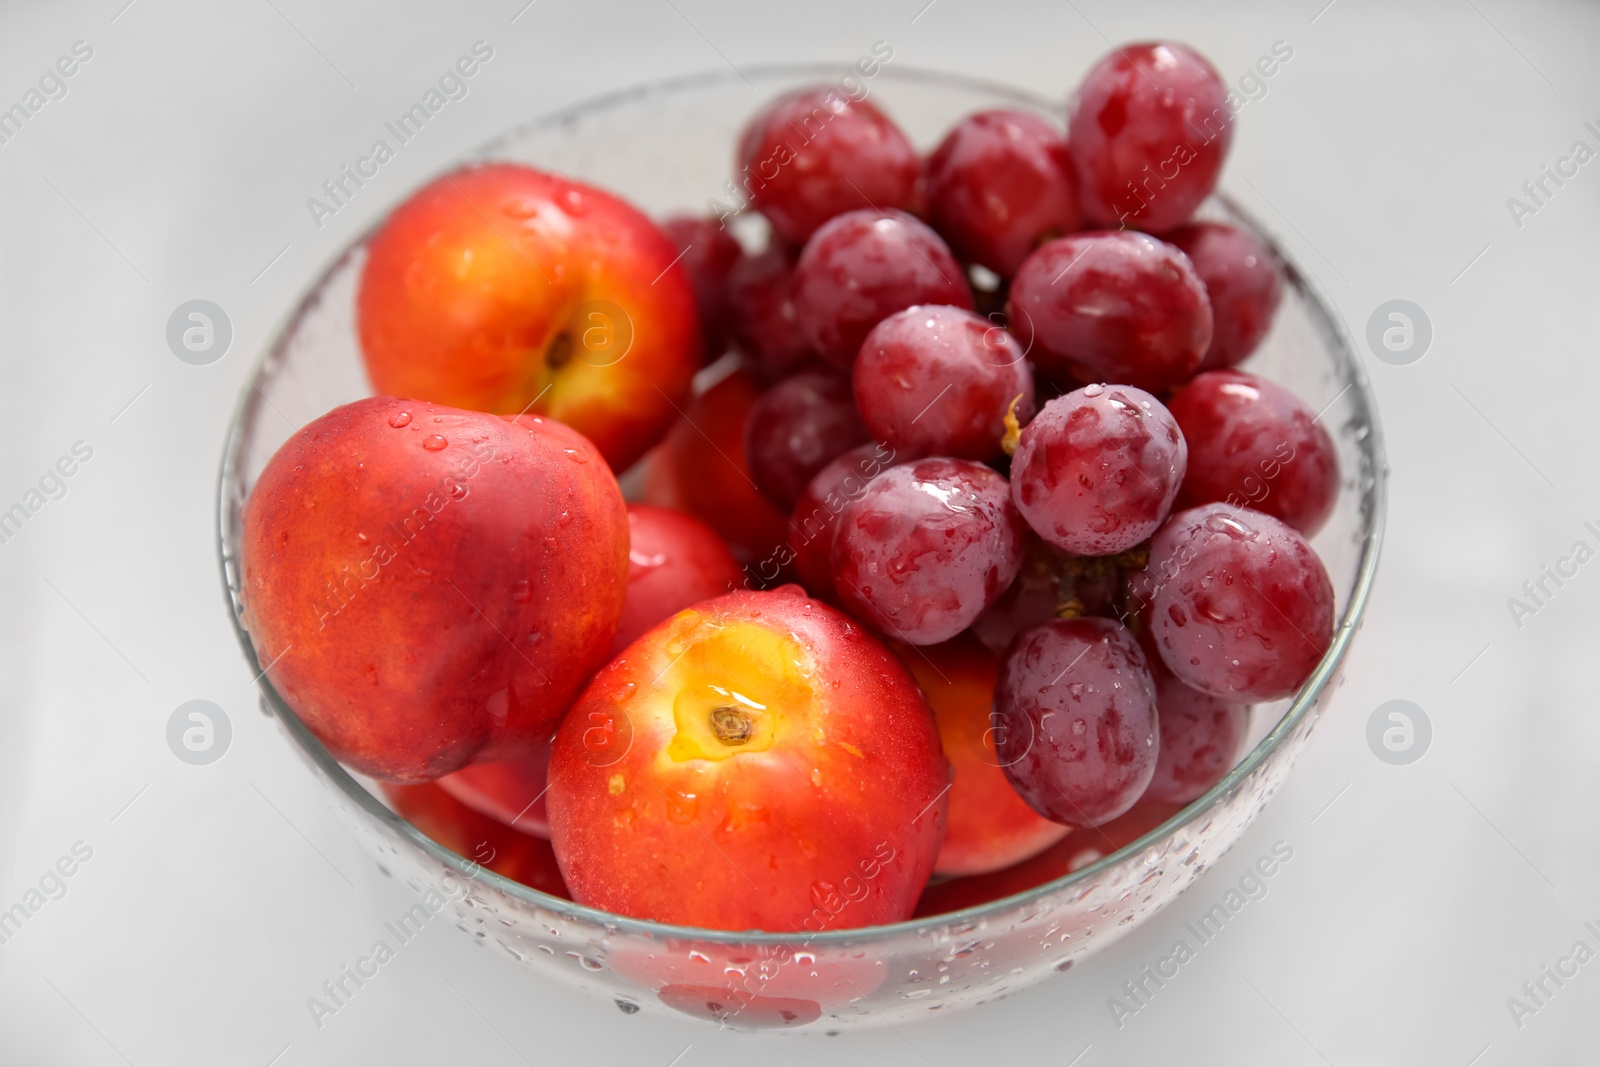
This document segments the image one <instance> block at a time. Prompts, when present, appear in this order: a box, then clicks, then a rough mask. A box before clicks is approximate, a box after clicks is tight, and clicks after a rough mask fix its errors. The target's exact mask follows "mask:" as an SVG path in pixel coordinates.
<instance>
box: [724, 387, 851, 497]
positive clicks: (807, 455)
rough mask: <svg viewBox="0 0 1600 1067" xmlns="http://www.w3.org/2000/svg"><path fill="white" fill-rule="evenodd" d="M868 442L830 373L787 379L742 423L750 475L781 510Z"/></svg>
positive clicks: (847, 389) (847, 391) (847, 394)
mask: <svg viewBox="0 0 1600 1067" xmlns="http://www.w3.org/2000/svg"><path fill="white" fill-rule="evenodd" d="M866 439H867V429H866V427H865V426H863V425H862V424H861V416H859V415H857V414H856V408H855V403H854V401H853V399H852V398H851V396H850V382H849V380H848V379H846V378H844V377H842V376H840V375H839V374H838V373H836V372H834V371H802V372H800V373H799V374H796V375H794V376H793V377H789V378H785V379H784V380H783V381H781V382H779V383H778V384H777V385H774V386H773V387H772V388H771V389H768V390H767V391H766V392H765V393H762V394H761V396H760V397H758V398H757V399H756V402H755V403H754V404H752V405H750V414H749V415H748V416H746V418H745V424H744V447H745V455H746V456H747V457H749V461H750V475H751V477H753V478H754V479H755V481H756V486H757V487H758V488H759V489H760V490H761V491H762V492H763V493H765V494H766V495H767V498H768V499H770V500H771V501H772V502H773V503H774V504H777V505H778V507H780V508H782V509H783V510H784V511H789V510H791V509H792V508H793V507H794V502H795V500H796V498H798V497H799V496H800V493H801V491H802V490H804V489H805V487H806V483H807V482H809V481H811V479H812V478H813V477H814V476H815V475H816V473H817V472H818V471H819V470H821V469H822V468H823V466H824V465H825V464H826V463H827V462H828V461H829V460H830V459H833V458H834V457H835V456H837V455H839V453H841V452H843V451H845V450H846V449H848V448H853V447H854V446H856V445H858V444H861V443H862V442H863V441H865V440H866Z"/></svg>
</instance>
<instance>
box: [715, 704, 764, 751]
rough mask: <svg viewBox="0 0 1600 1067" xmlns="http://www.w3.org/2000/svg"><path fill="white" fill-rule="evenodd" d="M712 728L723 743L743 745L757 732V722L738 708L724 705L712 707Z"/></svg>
mask: <svg viewBox="0 0 1600 1067" xmlns="http://www.w3.org/2000/svg"><path fill="white" fill-rule="evenodd" d="M711 729H712V730H713V731H715V733H716V735H717V740H718V741H721V742H722V743H723V744H725V745H742V744H744V743H745V742H747V741H749V740H750V735H751V734H752V733H754V732H755V723H754V722H752V721H751V720H750V716H748V715H746V714H745V713H744V712H742V711H740V710H739V709H738V708H734V707H726V706H724V707H720V708H713V709H712V711H711Z"/></svg>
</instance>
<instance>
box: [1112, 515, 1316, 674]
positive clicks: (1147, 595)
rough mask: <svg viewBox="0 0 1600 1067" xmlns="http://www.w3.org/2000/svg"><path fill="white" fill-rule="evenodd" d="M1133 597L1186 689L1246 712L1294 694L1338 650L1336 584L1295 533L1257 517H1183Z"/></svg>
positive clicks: (1161, 540)
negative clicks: (1249, 706) (1333, 648)
mask: <svg viewBox="0 0 1600 1067" xmlns="http://www.w3.org/2000/svg"><path fill="white" fill-rule="evenodd" d="M1133 578H1134V580H1133V581H1132V582H1131V583H1130V584H1131V596H1132V599H1133V601H1134V603H1135V604H1136V605H1137V606H1138V612H1139V619H1140V622H1141V623H1142V624H1143V625H1144V626H1145V627H1146V628H1147V631H1148V634H1149V639H1150V641H1151V642H1152V643H1153V644H1154V646H1155V648H1156V649H1157V651H1158V653H1159V655H1160V657H1161V660H1162V662H1163V663H1165V664H1166V666H1167V669H1168V670H1170V671H1171V672H1172V673H1173V674H1174V675H1175V676H1176V677H1177V679H1178V680H1179V681H1180V682H1183V683H1184V684H1185V685H1187V686H1189V687H1190V688H1192V689H1198V690H1200V691H1201V692H1202V693H1209V694H1211V695H1212V696H1215V697H1221V698H1223V699H1224V700H1227V701H1229V702H1231V703H1237V704H1264V703H1266V702H1267V701H1269V700H1278V699H1280V698H1282V697H1286V696H1289V695H1291V694H1292V693H1294V692H1295V691H1296V690H1297V689H1299V688H1300V686H1301V684H1302V683H1303V682H1304V681H1305V680H1306V679H1307V678H1308V677H1309V676H1310V675H1311V672H1312V670H1313V669H1315V668H1316V665H1317V663H1318V661H1320V660H1321V659H1322V656H1323V654H1324V653H1326V652H1327V651H1328V646H1329V645H1330V644H1332V642H1333V607H1334V600H1333V584H1332V583H1331V582H1330V581H1329V580H1328V572H1327V571H1326V570H1325V569H1324V568H1323V566H1322V561H1321V560H1320V559H1318V558H1317V554H1316V552H1314V551H1313V550H1312V549H1311V546H1310V545H1308V544H1306V541H1305V538H1303V537H1301V536H1300V534H1299V533H1297V532H1296V531H1295V530H1294V528H1293V527H1291V526H1289V525H1287V524H1286V523H1284V522H1282V521H1280V520H1278V519H1275V518H1273V517H1272V516H1271V515H1263V514H1261V513H1260V512H1257V511H1250V510H1249V509H1247V508H1233V507H1229V506H1228V505H1226V504H1202V505H1200V506H1199V507H1195V508H1189V509H1188V510H1186V511H1180V512H1177V513H1175V514H1174V515H1173V516H1172V517H1171V518H1170V519H1168V520H1167V521H1166V523H1165V524H1164V525H1163V526H1162V527H1161V529H1160V530H1158V531H1157V532H1156V535H1155V537H1154V538H1153V539H1152V540H1151V542H1150V562H1149V565H1148V566H1147V567H1146V568H1145V569H1144V570H1143V571H1141V572H1138V573H1137V574H1136V575H1134V576H1133Z"/></svg>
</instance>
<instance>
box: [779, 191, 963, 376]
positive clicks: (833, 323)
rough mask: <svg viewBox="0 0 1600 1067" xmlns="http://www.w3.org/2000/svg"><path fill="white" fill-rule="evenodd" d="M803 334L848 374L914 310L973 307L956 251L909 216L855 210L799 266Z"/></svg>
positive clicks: (830, 227) (815, 241) (823, 234)
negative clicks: (888, 323)
mask: <svg viewBox="0 0 1600 1067" xmlns="http://www.w3.org/2000/svg"><path fill="white" fill-rule="evenodd" d="M794 281H795V311H796V312H797V314H798V316H799V319H800V328H801V329H802V330H804V331H805V335H806V338H807V339H808V340H809V341H810V342H811V346H812V347H813V348H814V349H816V351H817V352H818V354H820V355H821V356H822V357H823V358H825V359H827V360H829V361H831V362H833V363H835V364H837V365H839V366H840V367H845V368H848V367H849V366H850V365H851V364H852V363H854V362H855V358H856V353H857V352H858V351H859V350H860V348H861V342H862V341H864V340H865V339H866V336H867V332H868V331H869V330H871V329H872V328H873V327H874V326H876V325H878V323H880V322H882V321H883V320H884V319H886V318H888V317H889V316H890V315H893V314H894V313H895V312H896V311H899V310H900V309H901V308H908V307H910V306H911V305H913V304H953V305H955V306H956V307H961V308H967V309H968V310H970V309H971V308H972V291H971V290H970V289H969V288H968V287H967V276H966V275H965V274H964V273H962V270H961V266H960V264H958V263H957V262H956V259H955V257H954V256H953V255H951V254H950V249H949V248H948V247H946V245H945V243H944V241H943V240H941V239H940V237H939V235H938V234H936V233H934V232H933V231H932V230H930V229H929V228H928V226H927V224H926V223H924V222H922V221H921V220H919V219H916V218H913V217H912V216H910V215H907V214H906V213H905V212H903V211H875V210H864V211H851V212H847V213H846V214H843V215H840V216H839V217H838V218H835V219H832V220H830V221H829V222H828V223H827V224H826V225H824V226H823V227H822V228H821V229H819V230H818V231H817V232H816V234H815V235H813V236H812V238H811V240H809V241H807V242H806V247H805V249H804V251H802V252H801V253H800V262H799V263H797V264H796V265H795V279H794Z"/></svg>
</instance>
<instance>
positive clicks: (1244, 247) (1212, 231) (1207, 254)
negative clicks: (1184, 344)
mask: <svg viewBox="0 0 1600 1067" xmlns="http://www.w3.org/2000/svg"><path fill="white" fill-rule="evenodd" d="M1166 239H1167V240H1168V241H1171V242H1172V243H1173V244H1175V245H1177V246H1178V247H1179V248H1181V249H1183V252H1184V255H1186V256H1188V257H1189V262H1191V263H1193V264H1194V270H1195V273H1196V274H1198V275H1200V280H1201V281H1202V282H1204V283H1205V287H1206V295H1207V296H1208V297H1210V299H1211V318H1212V323H1213V325H1212V330H1211V347H1210V348H1208V349H1206V357H1205V359H1204V360H1203V361H1202V362H1201V364H1200V369H1201V370H1216V369H1217V368H1220V367H1231V366H1233V365H1235V364H1237V363H1241V362H1243V361H1244V359H1245V357H1246V356H1248V355H1250V353H1252V352H1254V351H1255V350H1256V347H1257V346H1258V345H1260V344H1261V341H1262V339H1263V338H1264V337H1266V336H1267V331H1268V330H1269V329H1271V328H1272V316H1273V314H1274V313H1275V312H1276V311H1277V310H1278V300H1279V299H1280V298H1281V297H1282V295H1283V268H1282V267H1281V266H1279V265H1278V257H1277V256H1275V255H1273V254H1272V250H1271V249H1269V248H1268V247H1267V246H1266V245H1264V244H1262V243H1261V242H1260V241H1258V240H1256V239H1255V238H1254V237H1252V236H1251V235H1250V234H1248V233H1246V232H1244V231H1243V230H1239V229H1235V228H1234V227H1232V226H1225V225H1223V224H1222V223H1220V222H1196V223H1191V224H1190V225H1188V226H1182V227H1179V228H1178V229H1176V230H1173V231H1172V232H1171V233H1169V234H1167V235H1166Z"/></svg>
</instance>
